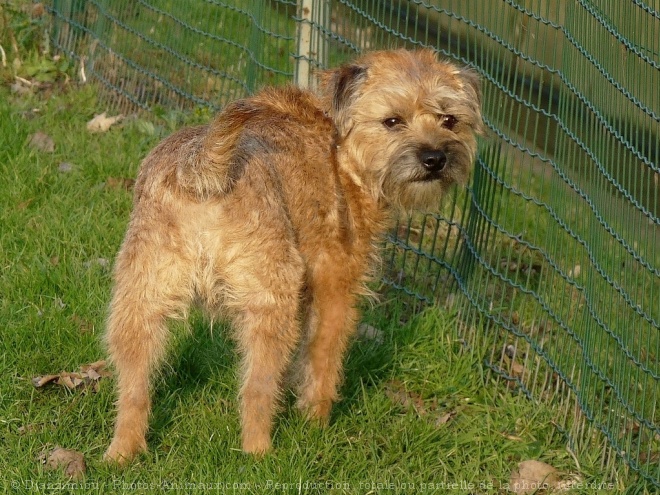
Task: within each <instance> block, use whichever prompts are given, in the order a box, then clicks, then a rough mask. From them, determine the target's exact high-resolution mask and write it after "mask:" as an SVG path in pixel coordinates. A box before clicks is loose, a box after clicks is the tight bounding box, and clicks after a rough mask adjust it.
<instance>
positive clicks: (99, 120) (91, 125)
mask: <svg viewBox="0 0 660 495" xmlns="http://www.w3.org/2000/svg"><path fill="white" fill-rule="evenodd" d="M123 118H124V116H123V115H116V116H115V117H108V116H107V115H106V113H105V112H103V113H102V114H99V115H96V116H94V118H93V119H92V120H90V121H89V122H87V130H88V131H89V132H106V131H107V130H108V129H110V127H112V126H113V125H114V124H116V123H117V122H119V121H120V120H121V119H123Z"/></svg>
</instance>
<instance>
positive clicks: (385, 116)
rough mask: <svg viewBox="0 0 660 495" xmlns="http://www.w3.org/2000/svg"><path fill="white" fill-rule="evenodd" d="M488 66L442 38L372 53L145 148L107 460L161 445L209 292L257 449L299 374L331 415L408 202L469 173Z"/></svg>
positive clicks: (246, 432)
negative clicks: (150, 437)
mask: <svg viewBox="0 0 660 495" xmlns="http://www.w3.org/2000/svg"><path fill="white" fill-rule="evenodd" d="M479 100H480V94H479V89H478V79H477V77H476V76H475V75H474V74H473V73H472V72H471V71H469V70H467V69H464V68H459V67H456V66H454V65H453V64H450V63H447V62H442V61H438V60H437V59H436V57H435V55H434V54H433V53H432V52H431V51H417V52H410V51H404V50H398V51H383V52H373V53H370V54H367V55H365V56H363V57H361V58H359V59H357V60H356V61H354V62H352V63H349V64H347V65H344V66H342V67H340V68H338V69H336V70H330V71H327V72H325V73H324V74H323V75H322V83H321V89H320V90H319V94H313V93H311V92H308V91H304V90H301V89H297V88H295V87H286V88H282V89H266V90H264V91H262V92H261V93H259V94H257V95H256V96H253V97H251V98H247V99H244V100H239V101H236V102H234V103H232V104H230V105H228V106H227V107H226V108H225V109H224V111H222V112H221V113H220V114H219V115H218V116H217V118H216V119H215V120H214V121H213V122H212V123H211V124H209V125H206V126H201V127H194V128H188V129H184V130H182V131H180V132H177V133H176V134H174V135H172V136H170V137H169V138H167V139H165V140H164V141H163V142H162V143H161V144H159V145H158V146H157V147H156V148H155V149H154V150H153V151H152V152H151V153H150V154H149V156H147V158H146V159H145V160H144V162H143V163H142V166H141V168H140V172H139V175H138V179H137V182H136V185H135V201H134V209H133V213H132V215H131V220H130V224H129V227H128V231H127V233H126V237H125V239H124V242H123V245H122V247H121V250H120V252H119V255H118V257H117V261H116V266H115V284H114V291H113V297H112V304H111V311H110V316H109V319H108V328H107V335H106V338H107V344H108V348H109V353H110V356H111V359H112V362H113V363H114V366H115V368H116V370H117V376H118V391H119V400H118V417H117V423H116V430H115V435H114V438H113V440H112V443H111V445H110V447H109V449H108V450H107V452H106V458H107V459H109V460H114V461H117V462H124V461H126V460H129V459H131V458H132V457H133V456H134V455H135V454H136V453H137V452H139V451H141V450H144V449H146V441H145V433H146V430H147V421H148V416H149V409H150V398H149V391H150V380H151V378H152V375H153V373H154V371H155V370H156V369H157V368H158V366H159V365H160V364H161V361H162V359H163V357H164V353H165V348H166V343H167V341H168V329H167V326H166V322H167V320H168V319H170V318H182V317H185V316H186V314H187V311H188V308H189V307H190V306H191V304H193V303H195V302H197V303H200V304H201V305H202V306H203V307H204V308H205V309H206V310H207V311H208V313H210V314H211V315H212V316H214V317H222V318H228V319H229V320H230V321H231V323H232V326H233V328H234V330H235V333H234V337H235V339H236V342H237V343H238V349H239V351H240V354H241V358H242V367H241V376H242V382H241V383H242V386H241V390H240V397H241V407H240V409H241V411H240V414H241V423H242V444H243V445H242V447H243V450H245V451H246V452H251V453H263V452H265V451H267V450H268V449H269V448H270V447H271V425H272V422H273V416H274V413H275V411H276V407H277V403H278V397H279V396H280V391H281V389H282V386H283V383H282V382H283V379H284V377H285V375H286V374H287V370H288V371H292V373H291V374H290V376H294V377H295V380H294V383H293V388H294V392H295V393H296V396H297V404H298V406H299V407H300V409H301V410H303V411H304V412H305V414H307V415H308V416H309V417H311V418H315V419H318V420H320V421H327V419H328V416H329V414H330V408H331V405H332V403H333V402H334V401H336V400H337V398H338V395H337V390H338V386H339V383H340V380H341V370H342V360H343V356H344V353H345V350H346V347H347V344H348V342H349V339H350V337H351V335H352V334H353V333H354V331H355V327H356V322H357V319H358V314H357V312H356V299H357V298H358V297H359V296H360V295H361V294H363V293H365V291H366V288H365V282H366V281H367V279H368V275H369V273H370V269H371V267H372V266H373V261H374V258H376V257H377V248H376V247H377V245H378V243H379V240H380V239H381V236H382V235H383V233H384V232H385V231H386V229H387V228H388V225H389V224H390V220H391V219H392V218H393V217H394V216H395V215H396V212H397V211H398V210H400V209H401V208H404V209H410V208H415V207H424V208H433V207H436V206H437V205H438V204H439V202H440V200H441V197H442V195H443V192H444V191H445V190H446V188H447V186H449V185H450V184H452V183H455V182H461V181H464V180H465V179H466V178H467V176H468V173H469V169H470V166H471V164H472V162H473V160H474V157H475V152H476V140H475V133H478V132H479V130H480V128H481V114H480V108H479Z"/></svg>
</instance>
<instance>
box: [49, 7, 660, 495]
mask: <svg viewBox="0 0 660 495" xmlns="http://www.w3.org/2000/svg"><path fill="white" fill-rule="evenodd" d="M49 11H50V13H51V14H52V18H53V30H52V39H53V42H54V43H55V45H56V46H57V47H58V48H60V49H61V50H63V51H65V52H66V53H68V54H69V55H70V56H71V57H73V58H74V59H75V60H77V62H78V67H79V77H80V78H81V79H90V80H92V79H93V80H96V81H97V82H99V83H100V84H101V85H102V87H104V88H106V89H107V90H108V91H107V92H106V94H107V95H108V96H107V97H108V99H109V103H110V104H112V105H113V106H115V107H116V108H117V109H119V110H121V111H133V110H136V109H144V110H149V111H158V110H159V109H195V108H200V107H207V108H209V109H213V110H214V109H218V108H221V107H222V106H223V105H224V104H225V103H226V102H227V101H230V100H232V99H235V98H237V97H240V96H244V95H246V94H249V93H251V92H253V91H255V90H256V89H257V88H258V87H260V86H262V85H265V84H281V83H285V82H289V81H291V80H292V78H294V77H295V78H296V80H297V82H298V83H299V84H303V85H306V84H312V83H313V76H312V73H313V70H314V69H315V68H318V67H325V66H327V65H335V64H337V63H340V62H342V61H343V60H346V59H348V58H350V57H352V56H353V55H354V54H355V53H356V52H361V51H364V50H371V49H378V48H392V47H409V48H414V47H420V46H428V47H433V48H434V49H436V50H438V51H439V52H440V53H441V54H443V55H444V56H446V57H448V58H451V59H454V60H457V61H459V62H462V63H465V64H468V65H471V66H472V67H474V68H475V69H476V70H477V71H478V72H479V73H480V74H481V76H482V79H483V95H484V98H483V99H484V105H483V111H484V121H485V124H486V126H487V128H488V129H489V133H490V135H489V136H488V137H487V138H486V139H484V140H483V142H482V143H481V148H480V155H479V159H478V161H477V163H476V166H475V171H474V176H473V180H472V182H471V184H470V186H469V187H465V188H461V189H458V190H456V191H455V192H454V193H453V194H452V196H451V197H449V198H445V199H446V200H445V202H444V203H443V207H442V213H441V214H440V215H437V214H434V215H430V214H422V213H420V214H416V215H414V216H413V217H412V218H410V219H408V220H405V221H402V222H401V224H400V225H398V226H397V228H396V229H395V230H394V232H393V233H392V235H391V236H390V238H389V240H388V242H387V245H386V256H385V263H384V265H385V266H384V274H383V280H384V282H385V284H386V286H387V287H391V288H393V289H396V290H397V291H399V294H400V295H401V298H402V299H403V300H404V301H407V304H408V306H409V307H410V310H411V311H417V310H419V309H421V308H426V307H434V306H442V307H444V306H451V307H453V308H454V309H455V310H457V311H458V312H459V313H460V316H461V318H460V321H461V325H462V330H463V333H464V336H465V339H466V341H468V343H469V344H470V345H473V346H487V347H486V348H487V349H489V350H490V353H489V357H488V359H487V362H486V364H487V366H488V367H489V368H490V369H491V370H492V375H493V377H495V378H496V379H497V380H501V381H503V382H504V383H506V384H507V385H508V386H509V387H510V388H512V389H514V390H519V391H521V392H523V393H525V394H526V395H528V396H529V397H530V398H531V399H533V400H543V401H553V402H554V403H555V404H556V405H557V408H558V409H557V410H558V417H557V421H556V423H557V426H558V427H559V428H560V429H562V430H563V431H565V432H566V434H567V436H568V438H569V439H570V442H571V446H572V448H573V449H574V450H575V451H576V453H577V454H578V455H579V454H580V451H581V449H582V448H584V447H587V446H588V447H591V448H592V449H593V447H594V444H595V445H596V446H600V447H602V452H603V456H602V463H603V470H604V471H608V470H613V469H616V468H617V467H618V466H621V465H624V466H629V467H630V468H632V469H633V470H634V471H636V472H637V473H639V475H640V477H641V478H642V479H644V480H645V481H646V482H647V483H650V484H651V485H653V486H655V487H660V426H659V423H660V421H659V420H658V414H660V362H659V357H660V90H659V89H658V88H660V3H658V1H657V0H649V1H641V0H625V1H624V0H622V1H617V2H612V1H609V0H517V1H516V0H425V1H422V0H389V1H386V2H385V1H376V0H352V1H349V0H334V1H321V0H299V1H298V2H296V1H293V0H270V1H263V0H226V1H220V0H190V1H187V2H180V1H177V0H138V1H133V0H112V1H110V0H52V1H51V3H50V4H49ZM621 461H623V463H622V462H621Z"/></svg>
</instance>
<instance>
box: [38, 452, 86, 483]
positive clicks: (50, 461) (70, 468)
mask: <svg viewBox="0 0 660 495" xmlns="http://www.w3.org/2000/svg"><path fill="white" fill-rule="evenodd" d="M44 463H45V464H46V469H47V470H49V471H54V470H57V469H64V474H66V475H67V476H69V477H70V478H72V479H74V480H79V479H81V478H83V477H84V476H85V471H86V469H87V466H86V465H85V458H84V457H83V455H82V454H81V453H80V452H77V451H75V450H71V449H63V448H62V447H55V448H54V449H53V450H51V451H50V452H48V453H46V455H45V458H44Z"/></svg>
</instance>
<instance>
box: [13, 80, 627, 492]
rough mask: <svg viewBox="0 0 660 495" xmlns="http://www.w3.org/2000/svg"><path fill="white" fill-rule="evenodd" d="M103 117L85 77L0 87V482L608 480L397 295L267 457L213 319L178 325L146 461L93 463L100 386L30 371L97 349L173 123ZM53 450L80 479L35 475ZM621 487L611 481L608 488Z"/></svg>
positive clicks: (100, 432)
mask: <svg viewBox="0 0 660 495" xmlns="http://www.w3.org/2000/svg"><path fill="white" fill-rule="evenodd" d="M46 96H50V97H49V98H47V97H46ZM102 110H104V109H103V108H102V107H101V106H100V105H99V104H98V102H97V100H96V97H95V92H94V90H93V88H91V87H83V88H75V87H67V88H66V89H65V90H61V91H60V90H57V91H55V92H54V93H53V94H52V95H44V94H41V95H36V96H34V95H28V96H24V97H17V96H15V95H12V94H10V92H9V90H8V88H6V87H3V88H2V89H0V167H1V170H2V173H1V174H0V218H1V225H2V230H1V232H0V242H1V245H0V261H1V263H2V270H1V271H0V321H2V338H1V339H0V349H1V351H2V352H1V358H0V440H1V441H0V465H1V466H2V474H1V475H0V480H1V481H2V486H3V488H4V490H5V491H8V490H10V489H14V490H16V491H17V492H27V491H35V490H37V489H39V490H41V491H42V492H44V493H50V492H54V491H57V490H56V488H58V487H60V488H62V487H63V488H65V492H66V491H67V490H68V491H77V492H78V493H80V491H79V490H83V491H89V492H95V493H98V492H101V493H115V492H118V491H119V492H121V491H123V492H130V491H140V492H145V493H152V492H153V493H155V492H157V491H159V488H178V489H179V490H180V491H183V492H193V491H202V490H204V491H216V492H223V490H222V489H221V488H230V489H231V490H234V489H236V491H238V490H239V489H241V488H245V489H247V492H248V493H264V492H266V491H269V492H271V491H272V492H274V493H280V492H281V493H290V492H299V489H300V490H301V492H312V493H313V492H317V493H380V492H382V491H386V490H387V491H388V492H392V493H416V492H419V491H426V492H435V491H439V492H445V491H446V492H451V491H456V490H458V491H461V492H463V493H504V492H506V487H507V483H508V482H509V477H510V474H511V472H512V470H514V469H515V468H516V466H517V464H518V463H519V462H521V461H525V460H529V459H536V460H541V461H544V462H547V463H548V464H550V465H552V466H554V467H555V468H556V469H557V470H558V471H559V473H560V476H561V479H563V480H565V481H571V480H572V481H574V482H579V483H583V484H586V485H588V486H587V487H583V488H581V489H579V490H576V491H574V492H573V493H594V492H595V490H594V489H593V483H601V482H603V481H604V480H603V475H602V474H601V473H599V465H598V461H597V459H598V454H599V453H598V452H593V456H592V458H593V463H592V464H590V463H589V462H588V461H589V456H586V459H581V462H580V463H579V465H578V464H577V462H576V460H574V457H573V456H572V455H571V453H570V452H569V451H568V450H567V449H566V447H565V439H564V438H563V437H562V436H561V435H560V434H559V433H558V432H557V430H556V429H555V427H554V426H553V411H552V410H551V409H549V408H546V407H545V406H543V405H539V404H535V403H533V402H530V401H528V400H527V399H526V398H524V397H523V396H520V395H512V394H511V393H510V392H509V391H507V390H506V389H503V388H496V387H494V386H493V384H492V383H490V382H488V381H487V380H486V379H485V378H484V376H485V372H484V369H483V368H482V364H481V363H482V362H483V359H484V356H485V355H486V354H487V353H488V352H490V349H489V348H488V347H487V346H484V348H480V349H468V348H466V347H465V346H464V344H463V341H462V340H461V339H460V338H459V337H458V336H457V333H456V332H455V326H456V325H455V323H454V321H453V316H452V315H450V314H446V313H444V312H442V311H440V310H427V311H426V312H425V313H423V314H422V315H421V316H419V317H417V318H415V319H414V320H410V321H405V318H403V317H402V315H401V314H399V311H398V308H399V307H400V305H399V304H397V302H396V301H383V302H381V303H378V304H376V305H375V306H374V307H373V308H367V311H366V313H365V321H366V322H368V323H369V324H370V325H371V326H372V329H371V330H372V331H371V335H370V336H366V337H362V338H360V339H358V340H357V341H356V342H355V344H354V345H353V347H352V350H351V352H350V356H349V359H348V363H347V372H346V382H345V385H344V387H343V390H342V394H343V397H344V399H343V401H342V402H340V403H339V404H338V405H337V406H336V407H335V409H334V412H333V416H332V422H331V424H330V426H329V427H327V428H326V429H320V428H317V427H315V426H313V425H310V424H306V422H305V421H304V420H302V419H301V418H300V417H299V416H298V415H297V413H296V412H295V410H294V409H293V408H292V407H291V401H290V400H289V401H288V402H286V403H285V404H284V407H283V411H282V413H281V414H280V416H279V421H278V424H277V427H276V431H275V433H274V445H275V450H274V452H273V453H272V454H269V455H268V456H266V457H265V458H264V459H263V460H255V459H253V458H251V457H248V456H246V455H244V454H243V453H242V452H241V451H240V449H239V444H240V442H239V425H238V411H237V404H236V393H237V384H236V378H235V357H234V352H233V349H232V348H233V344H232V342H230V341H228V340H226V339H225V332H223V329H222V327H218V326H216V328H214V329H213V331H212V332H211V331H210V329H209V326H208V325H207V324H206V323H204V321H203V320H202V319H201V318H200V317H198V316H196V317H194V318H193V319H192V321H191V323H190V325H189V326H188V327H189V328H188V331H185V330H184V329H183V328H180V329H178V330H179V331H177V332H176V333H177V336H178V337H179V338H177V339H176V341H175V344H174V346H173V349H172V353H171V357H170V359H169V361H168V365H167V366H166V368H165V369H164V370H163V373H162V376H161V379H160V381H159V383H158V386H157V387H156V390H155V391H154V394H155V406H154V412H153V418H152V422H151V430H150V435H149V453H148V454H146V455H143V456H141V457H140V458H139V459H138V460H137V461H136V462H134V463H133V464H131V465H129V466H128V467H127V468H126V469H125V470H123V471H119V470H116V469H114V468H110V467H108V466H106V465H104V464H103V463H102V462H101V461H100V459H101V455H102V453H103V451H104V449H105V448H106V447H107V445H108V443H109V440H110V436H111V433H112V424H113V419H114V408H113V400H114V393H113V381H112V379H111V378H102V379H101V380H100V381H99V390H98V392H96V393H93V392H91V391H88V392H87V393H84V392H81V391H80V390H73V391H71V390H68V389H66V388H64V387H60V386H54V385H53V386H46V387H43V388H39V389H37V388H35V387H34V386H33V384H32V378H33V377H36V376H41V375H45V374H54V373H59V372H61V371H78V370H79V368H80V366H82V365H84V364H87V363H91V362H94V361H97V360H99V359H102V358H103V357H104V350H103V346H102V344H101V335H102V332H103V325H104V324H103V321H104V317H105V314H106V307H107V303H108V299H109V289H110V284H111V280H110V272H111V265H112V260H113V258H114V256H115V254H116V251H117V249H118V247H119V243H120V242H121V238H122V236H123V231H124V228H125V225H126V222H127V220H128V214H129V211H130V205H131V191H130V179H131V178H132V177H134V176H135V173H136V170H137V166H138V163H139V161H140V159H141V158H142V157H143V156H144V155H145V154H146V153H147V151H148V150H149V149H150V148H151V147H152V146H153V145H154V144H155V143H156V142H157V141H158V140H159V139H160V138H161V137H162V135H164V134H167V133H168V132H170V131H171V130H172V129H173V128H174V127H176V126H178V125H180V122H178V121H177V120H176V119H175V118H170V119H156V118H154V120H152V121H147V120H144V119H138V118H128V119H125V120H124V121H123V122H122V123H121V124H119V125H117V126H115V127H113V128H111V129H110V130H109V131H108V132H106V133H102V134H91V133H90V132H88V131H87V130H86V128H85V126H86V123H87V121H89V120H90V119H91V118H92V117H93V116H94V115H95V114H96V113H100V111H102ZM39 131H40V132H42V133H44V134H46V135H47V136H48V137H49V138H50V139H52V142H53V145H54V149H53V151H52V152H49V151H43V150H40V149H38V148H35V147H34V146H33V145H31V144H30V143H31V141H32V136H33V135H34V134H35V133H37V132H39ZM46 147H48V146H46ZM175 330H176V329H175ZM374 334H375V335H374ZM54 446H61V447H64V448H68V449H74V450H77V451H79V452H81V453H82V454H83V455H84V458H85V460H86V463H87V470H86V474H85V477H84V478H83V479H82V480H80V481H78V482H77V483H80V484H79V485H73V484H69V485H66V483H74V482H72V481H69V478H68V477H67V476H66V475H65V474H64V473H63V472H62V471H61V470H54V471H50V470H47V469H46V466H45V465H44V463H43V461H42V460H41V459H42V458H43V456H44V453H47V452H48V451H49V450H50V449H52V448H53V447H54ZM186 483H188V485H185V484H186ZM223 483H228V485H223ZM305 483H307V485H305ZM451 483H456V485H451ZM628 483H629V480H627V479H626V478H625V477H624V478H621V479H620V480H618V485H617V488H619V489H621V488H623V487H626V486H627V485H628ZM62 484H64V486H62ZM234 484H237V485H234ZM278 484H279V485H278ZM299 484H300V486H299ZM434 484H435V485H434ZM413 485H414V487H415V488H414V489H413V488H412V486H413ZM578 486H579V485H578ZM182 487H183V488H182ZM186 487H187V488H186ZM461 487H462V488H461ZM631 487H632V485H631ZM305 488H307V489H305ZM438 488H439V489H438ZM78 489H79V490H78ZM228 491H229V490H228ZM611 491H612V492H614V490H611Z"/></svg>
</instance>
